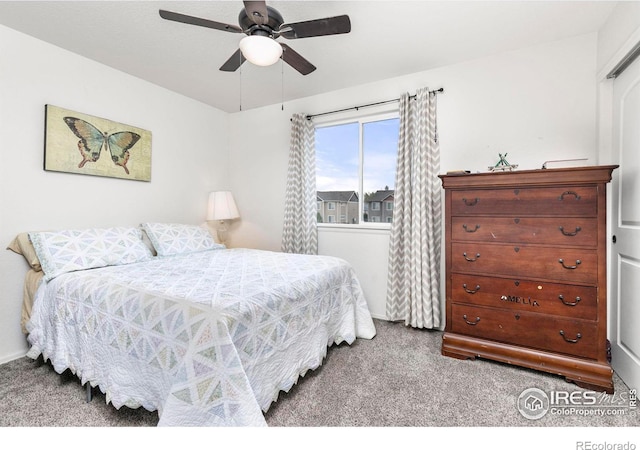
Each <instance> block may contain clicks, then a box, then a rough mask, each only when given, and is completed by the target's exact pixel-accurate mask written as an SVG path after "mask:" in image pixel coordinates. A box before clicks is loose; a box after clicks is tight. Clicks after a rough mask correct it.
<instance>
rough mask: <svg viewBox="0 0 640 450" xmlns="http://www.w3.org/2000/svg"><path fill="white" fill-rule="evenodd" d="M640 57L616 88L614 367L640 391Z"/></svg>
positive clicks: (611, 337)
mask: <svg viewBox="0 0 640 450" xmlns="http://www.w3.org/2000/svg"><path fill="white" fill-rule="evenodd" d="M639 123H640V58H639V59H637V60H636V61H635V62H634V63H633V64H632V65H630V66H629V67H627V68H626V69H625V70H624V71H623V72H622V73H621V74H620V75H619V76H618V77H617V78H616V79H615V81H614V85H613V148H612V153H613V161H612V162H613V163H614V164H619V165H620V168H619V169H618V170H616V171H615V172H614V174H613V180H612V182H613V184H612V190H611V191H612V202H611V204H612V218H611V227H612V235H613V236H612V244H611V249H612V258H611V286H610V293H611V296H610V306H611V307H610V315H611V317H610V320H609V323H610V327H611V329H610V340H611V347H612V348H611V353H612V361H611V364H612V366H613V369H614V370H615V371H616V373H617V374H618V375H619V376H620V378H622V380H623V381H624V382H625V383H626V384H627V386H629V388H631V389H634V388H635V389H640V333H639V332H638V323H640V301H639V300H638V296H639V294H640V127H639V126H638V124H639Z"/></svg>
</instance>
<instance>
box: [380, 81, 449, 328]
mask: <svg viewBox="0 0 640 450" xmlns="http://www.w3.org/2000/svg"><path fill="white" fill-rule="evenodd" d="M399 107H400V136H399V139H398V163H397V169H396V189H395V195H394V212H393V224H392V226H391V238H390V242H389V275H388V280H387V305H386V306H387V308H386V309H387V310H386V314H387V318H388V319H389V320H404V323H405V325H411V326H412V327H415V328H438V327H440V316H441V305H440V251H441V248H440V247H441V241H440V240H441V230H442V224H441V221H442V206H441V191H440V180H439V178H438V176H437V175H438V172H439V170H440V146H439V144H438V136H437V121H436V94H435V92H432V93H430V92H429V89H427V88H423V89H420V90H418V92H417V93H416V100H415V101H414V102H412V101H411V99H410V98H409V95H408V94H405V95H403V96H402V97H401V98H400V106H399Z"/></svg>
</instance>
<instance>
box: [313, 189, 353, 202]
mask: <svg viewBox="0 0 640 450" xmlns="http://www.w3.org/2000/svg"><path fill="white" fill-rule="evenodd" d="M316 195H317V196H318V200H320V201H325V202H357V201H358V194H357V193H356V192H355V191H318V192H317V193H316Z"/></svg>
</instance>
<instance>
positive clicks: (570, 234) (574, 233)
mask: <svg viewBox="0 0 640 450" xmlns="http://www.w3.org/2000/svg"><path fill="white" fill-rule="evenodd" d="M558 229H559V230H560V232H561V233H562V234H564V235H565V236H575V235H576V234H578V232H579V231H580V230H582V228H580V227H576V231H564V228H563V227H559V228H558Z"/></svg>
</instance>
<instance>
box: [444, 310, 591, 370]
mask: <svg viewBox="0 0 640 450" xmlns="http://www.w3.org/2000/svg"><path fill="white" fill-rule="evenodd" d="M451 331H452V332H454V333H460V334H465V335H468V336H474V337H479V338H483V339H490V340H495V341H500V342H509V343H512V344H515V345H521V346H525V347H530V348H536V349H540V350H546V351H551V352H558V353H564V354H568V355H576V356H581V357H584V358H590V359H597V357H598V348H599V346H598V345H597V338H598V325H597V322H592V321H585V320H578V319H566V318H559V317H556V316H547V315H544V314H535V313H526V312H514V311H506V310H499V309H494V308H482V307H474V306H469V305H459V304H455V303H454V304H453V305H452V318H451Z"/></svg>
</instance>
